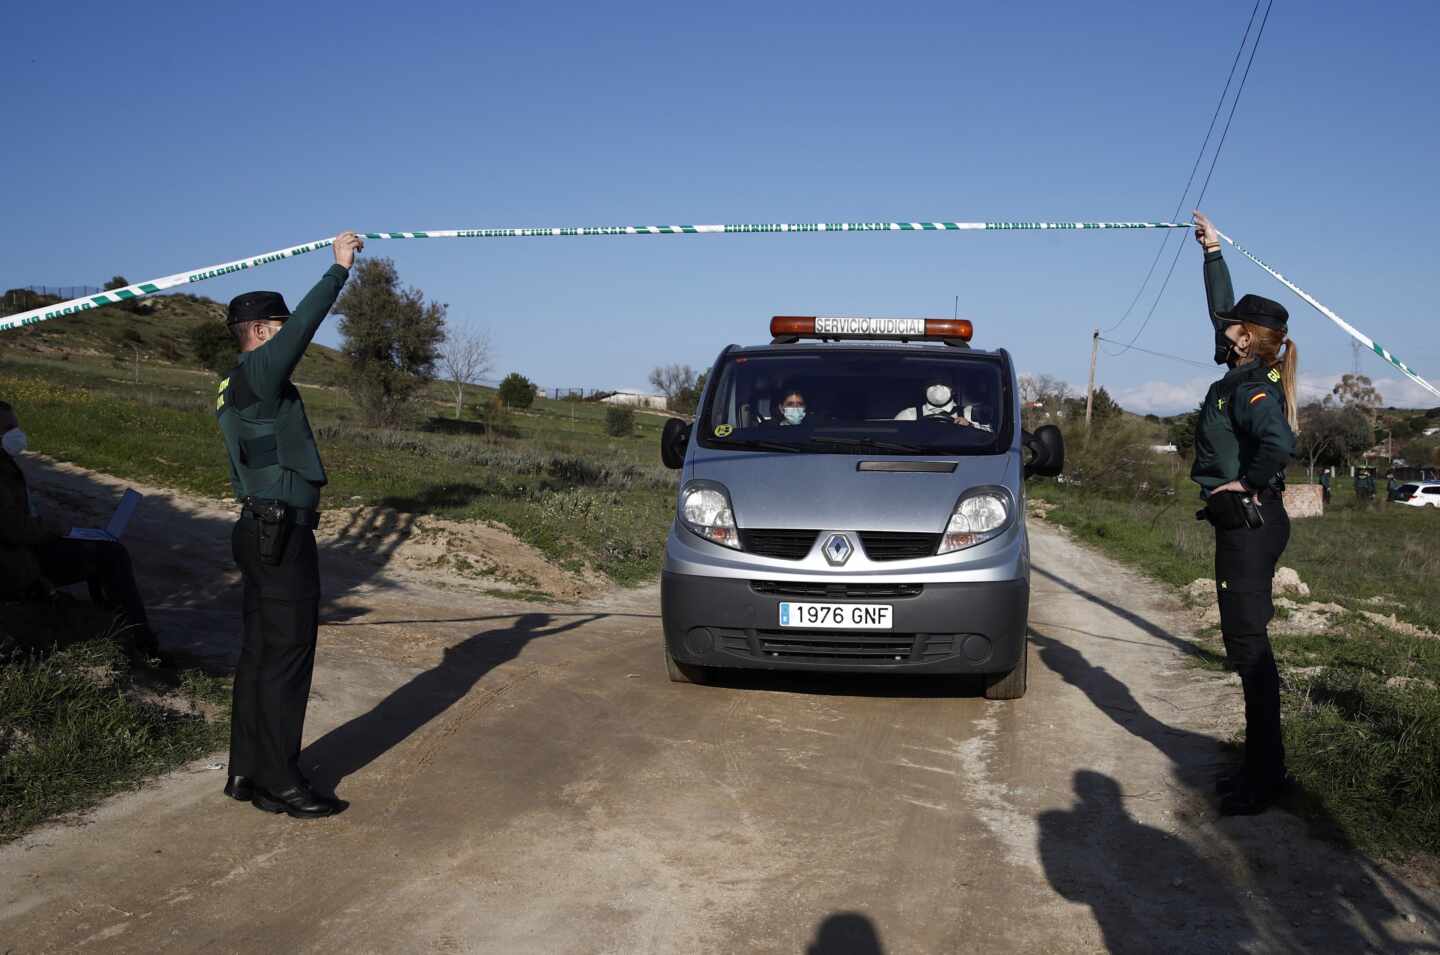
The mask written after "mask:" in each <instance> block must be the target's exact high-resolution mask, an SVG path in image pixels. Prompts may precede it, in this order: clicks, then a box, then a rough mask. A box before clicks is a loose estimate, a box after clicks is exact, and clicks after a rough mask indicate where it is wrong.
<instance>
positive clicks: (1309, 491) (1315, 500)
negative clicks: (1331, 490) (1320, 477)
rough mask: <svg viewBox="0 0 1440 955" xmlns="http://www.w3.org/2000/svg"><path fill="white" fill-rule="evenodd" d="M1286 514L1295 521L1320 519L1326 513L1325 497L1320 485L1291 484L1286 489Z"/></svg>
mask: <svg viewBox="0 0 1440 955" xmlns="http://www.w3.org/2000/svg"><path fill="white" fill-rule="evenodd" d="M1283 500H1284V504H1285V513H1286V514H1288V515H1289V516H1290V518H1291V519H1292V520H1293V519H1295V518H1300V517H1320V516H1322V515H1323V514H1324V513H1325V495H1324V493H1323V489H1322V488H1321V487H1320V485H1318V484H1291V485H1290V486H1288V487H1286V488H1285V497H1284V499H1283Z"/></svg>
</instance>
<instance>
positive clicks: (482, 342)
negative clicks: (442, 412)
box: [440, 331, 493, 421]
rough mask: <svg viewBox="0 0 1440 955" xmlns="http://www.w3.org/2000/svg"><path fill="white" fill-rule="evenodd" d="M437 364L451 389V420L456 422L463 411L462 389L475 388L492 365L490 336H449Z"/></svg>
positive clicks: (471, 332) (463, 395)
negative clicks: (453, 396) (447, 378)
mask: <svg viewBox="0 0 1440 955" xmlns="http://www.w3.org/2000/svg"><path fill="white" fill-rule="evenodd" d="M440 361H441V363H442V365H443V366H444V368H445V374H446V375H448V376H449V378H450V381H451V383H452V384H453V385H454V386H455V419H456V420H457V421H458V420H459V419H460V412H461V410H462V409H463V408H464V402H465V386H466V385H474V384H478V383H479V381H480V379H481V378H483V377H485V375H486V374H487V373H489V371H490V368H491V365H492V364H493V362H492V360H491V353H490V336H489V335H487V334H485V333H484V332H478V331H466V332H459V333H456V334H452V335H450V336H449V338H448V339H446V344H445V351H444V352H442V353H441V355H440Z"/></svg>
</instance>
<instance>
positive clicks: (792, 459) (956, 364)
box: [661, 316, 1064, 699]
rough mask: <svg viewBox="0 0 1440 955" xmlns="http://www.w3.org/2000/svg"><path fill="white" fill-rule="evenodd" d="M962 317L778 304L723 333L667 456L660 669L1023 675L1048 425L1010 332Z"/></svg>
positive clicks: (1011, 691) (995, 687)
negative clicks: (770, 315)
mask: <svg viewBox="0 0 1440 955" xmlns="http://www.w3.org/2000/svg"><path fill="white" fill-rule="evenodd" d="M972 330H973V329H972V326H971V323H970V322H969V321H966V320H952V319H897V318H859V317H824V316H809V317H805V316H777V317H775V318H774V319H772V320H771V323H770V332H771V339H772V340H771V341H770V343H769V344H766V345H758V346H751V347H740V346H736V345H731V346H728V347H726V348H725V349H724V351H722V352H721V353H720V355H719V357H718V358H717V359H716V361H715V364H714V366H713V367H712V368H711V369H710V371H709V374H708V376H707V380H706V386H705V389H704V394H703V395H702V396H701V401H700V405H699V407H698V409H697V413H696V417H695V420H694V421H693V422H683V421H680V420H679V419H672V420H671V421H669V422H667V424H666V428H665V431H664V435H663V437H662V442H661V457H662V459H663V460H664V462H665V464H666V465H667V466H669V467H672V468H676V469H679V470H680V471H681V475H680V490H679V498H678V501H677V504H676V517H675V522H674V525H673V526H672V528H671V530H670V535H669V538H668V540H667V542H666V546H665V560H664V568H663V574H662V578H661V615H662V617H663V622H664V630H665V656H666V665H667V668H668V670H669V675H670V679H672V680H674V681H675V682H679V683H706V682H709V681H710V680H711V679H712V678H713V677H714V676H715V671H716V670H721V669H726V668H764V669H772V670H812V671H821V670H823V671H831V672H848V673H891V674H902V673H904V674H909V673H913V674H958V675H967V676H969V677H972V678H976V677H978V678H983V682H984V686H985V695H986V697H988V698H990V699H1015V698H1018V697H1020V696H1022V695H1024V693H1025V686H1026V617H1027V613H1028V610H1029V604H1030V548H1029V541H1028V538H1027V536H1026V530H1025V484H1024V482H1025V478H1026V477H1028V476H1030V475H1033V474H1049V475H1053V474H1056V473H1059V471H1060V469H1061V465H1062V463H1063V456H1064V450H1063V445H1062V442H1061V438H1060V432H1059V431H1058V430H1057V429H1056V428H1054V427H1052V426H1047V427H1044V428H1040V429H1038V430H1037V432H1036V433H1035V434H1033V435H1032V434H1029V433H1027V432H1025V431H1023V430H1022V429H1021V427H1020V404H1019V396H1018V387H1017V382H1016V373H1015V367H1014V364H1013V362H1012V361H1011V358H1010V355H1009V354H1008V353H1007V352H1006V351H1005V350H1004V349H1000V350H997V351H983V350H979V349H976V348H972V347H970V344H969V341H970V338H971V335H972Z"/></svg>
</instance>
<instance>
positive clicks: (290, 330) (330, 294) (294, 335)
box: [246, 231, 365, 397]
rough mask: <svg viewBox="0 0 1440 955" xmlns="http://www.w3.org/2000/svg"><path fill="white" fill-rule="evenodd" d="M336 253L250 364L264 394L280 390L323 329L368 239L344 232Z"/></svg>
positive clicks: (255, 384) (255, 385)
mask: <svg viewBox="0 0 1440 955" xmlns="http://www.w3.org/2000/svg"><path fill="white" fill-rule="evenodd" d="M331 248H332V249H333V251H334V253H335V264H334V265H332V266H330V268H329V269H328V270H326V272H325V274H324V275H322V276H321V277H320V281H319V282H316V283H315V287H314V288H312V289H311V290H310V291H309V292H308V293H306V295H305V297H304V298H303V299H301V300H300V304H299V305H297V306H295V311H294V312H292V313H291V314H290V317H289V318H288V319H286V320H285V323H284V324H283V325H282V326H281V327H280V329H279V331H276V332H275V333H274V334H273V335H270V336H269V340H268V341H266V342H265V347H263V348H257V349H256V350H255V353H254V354H253V355H252V356H251V357H250V362H249V364H248V365H247V366H246V370H247V371H248V373H249V380H250V387H252V388H254V389H255V392H256V393H257V394H259V395H262V396H266V397H269V396H272V395H275V394H278V393H279V391H280V389H281V388H282V387H283V386H284V384H285V382H287V381H289V380H290V375H291V374H292V373H293V372H294V371H295V366H296V365H298V364H300V359H301V358H304V357H305V349H306V348H307V347H308V346H309V344H310V341H311V340H312V339H313V338H314V337H315V333H316V332H318V331H319V330H320V323H321V322H323V321H325V316H327V315H329V314H330V309H331V307H332V306H333V305H334V304H335V300H336V299H337V298H339V297H340V290H341V289H342V288H344V287H345V280H346V279H347V278H349V276H350V267H351V266H352V265H354V264H355V253H356V252H359V251H360V250H361V249H363V248H365V240H364V239H362V238H360V236H358V235H356V234H355V233H354V232H348V231H347V232H342V233H340V234H339V235H337V236H336V237H335V242H334V245H332V246H331Z"/></svg>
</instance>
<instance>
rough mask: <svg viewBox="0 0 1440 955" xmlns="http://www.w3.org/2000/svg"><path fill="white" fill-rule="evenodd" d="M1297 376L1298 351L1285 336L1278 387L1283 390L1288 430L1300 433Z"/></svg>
mask: <svg viewBox="0 0 1440 955" xmlns="http://www.w3.org/2000/svg"><path fill="white" fill-rule="evenodd" d="M1271 367H1272V368H1273V367H1274V366H1273V365H1272V366H1271ZM1299 377H1300V353H1299V352H1298V351H1296V350H1295V343H1294V342H1293V341H1291V340H1290V339H1289V338H1286V339H1285V353H1284V354H1283V355H1281V356H1280V387H1281V388H1282V389H1283V390H1284V391H1285V420H1287V421H1289V422H1290V430H1291V431H1294V432H1295V433H1296V434H1299V433H1300V389H1299V386H1298V384H1297V381H1298V379H1299Z"/></svg>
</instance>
